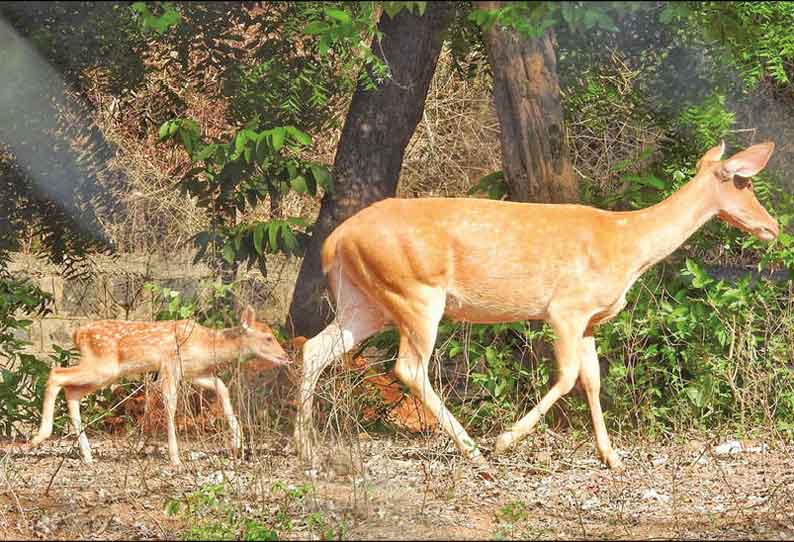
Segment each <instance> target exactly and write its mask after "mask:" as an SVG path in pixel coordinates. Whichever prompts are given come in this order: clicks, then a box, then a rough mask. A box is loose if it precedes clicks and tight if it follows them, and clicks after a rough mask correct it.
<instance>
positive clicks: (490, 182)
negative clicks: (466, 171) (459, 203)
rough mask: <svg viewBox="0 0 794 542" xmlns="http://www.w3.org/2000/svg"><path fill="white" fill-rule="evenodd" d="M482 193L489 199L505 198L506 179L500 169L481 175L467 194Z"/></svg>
mask: <svg viewBox="0 0 794 542" xmlns="http://www.w3.org/2000/svg"><path fill="white" fill-rule="evenodd" d="M479 193H484V194H485V195H487V196H488V197H489V198H491V199H505V198H506V197H507V181H505V175H504V172H502V171H494V172H493V173H489V174H488V175H485V176H484V177H482V178H481V179H480V180H479V181H477V184H475V185H474V186H473V187H472V188H471V190H469V195H472V194H479Z"/></svg>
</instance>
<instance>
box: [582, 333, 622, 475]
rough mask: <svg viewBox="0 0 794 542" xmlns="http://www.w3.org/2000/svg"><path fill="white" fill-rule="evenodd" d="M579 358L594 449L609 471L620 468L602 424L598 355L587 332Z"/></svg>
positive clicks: (617, 457) (604, 425)
mask: <svg viewBox="0 0 794 542" xmlns="http://www.w3.org/2000/svg"><path fill="white" fill-rule="evenodd" d="M580 358H581V360H582V366H581V368H580V369H579V383H580V384H581V386H582V390H583V391H584V393H585V396H586V397H587V403H588V405H589V406H590V416H591V417H592V419H593V432H594V433H595V440H596V449H597V450H598V455H599V457H600V458H601V461H603V462H604V464H605V465H607V466H608V467H609V468H611V469H615V468H619V467H620V466H621V461H620V457H619V456H618V454H617V453H615V450H613V449H612V443H610V441H609V434H608V433H607V428H606V424H604V413H603V412H602V411H601V400H600V398H599V393H600V391H601V375H600V368H599V365H598V354H597V353H596V344H595V338H594V337H593V335H592V332H591V331H589V330H588V332H587V333H585V336H584V338H583V339H582V342H581V346H580Z"/></svg>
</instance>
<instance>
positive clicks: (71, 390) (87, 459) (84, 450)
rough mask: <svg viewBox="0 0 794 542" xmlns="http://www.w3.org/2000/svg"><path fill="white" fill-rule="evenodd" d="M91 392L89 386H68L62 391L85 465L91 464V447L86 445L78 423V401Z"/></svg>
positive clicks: (84, 435) (81, 428) (80, 424)
mask: <svg viewBox="0 0 794 542" xmlns="http://www.w3.org/2000/svg"><path fill="white" fill-rule="evenodd" d="M92 391H94V390H93V388H91V387H89V386H69V387H66V388H65V389H64V393H65V394H66V406H67V407H68V409H69V417H70V418H71V419H72V427H74V432H75V433H76V434H77V435H78V437H77V441H78V443H79V444H80V455H81V456H82V459H83V463H86V464H89V463H91V462H92V458H91V445H90V444H89V443H88V437H87V436H86V434H85V431H83V427H82V423H81V422H80V400H81V399H82V398H83V396H85V395H86V394H88V393H91V392H92Z"/></svg>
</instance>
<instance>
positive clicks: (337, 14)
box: [325, 8, 353, 24]
mask: <svg viewBox="0 0 794 542" xmlns="http://www.w3.org/2000/svg"><path fill="white" fill-rule="evenodd" d="M325 14H326V15H327V16H328V17H330V18H332V19H336V20H337V21H339V22H340V23H342V24H349V23H351V22H352V21H353V19H351V18H350V15H348V13H347V12H346V11H342V10H341V9H335V8H326V9H325Z"/></svg>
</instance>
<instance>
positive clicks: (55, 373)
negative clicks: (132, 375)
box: [30, 364, 108, 448]
mask: <svg viewBox="0 0 794 542" xmlns="http://www.w3.org/2000/svg"><path fill="white" fill-rule="evenodd" d="M107 378H108V377H107V375H102V374H99V373H98V372H97V371H95V370H94V369H92V367H91V366H90V365H87V364H86V365H76V366H73V367H53V368H52V369H51V370H50V376H49V377H48V378H47V387H46V389H45V390H44V402H43V404H42V408H41V425H40V426H39V432H38V434H37V435H36V436H35V437H34V438H33V439H32V440H31V441H30V447H31V448H35V447H36V446H38V445H39V444H41V443H42V442H43V441H45V440H46V439H48V438H49V437H50V435H52V421H53V417H54V416H55V400H56V398H57V397H58V392H60V391H61V388H65V387H71V388H83V390H82V392H83V393H87V392H90V391H92V390H95V389H96V388H97V387H98V386H99V385H100V384H101V383H102V382H104V381H105V380H107Z"/></svg>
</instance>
